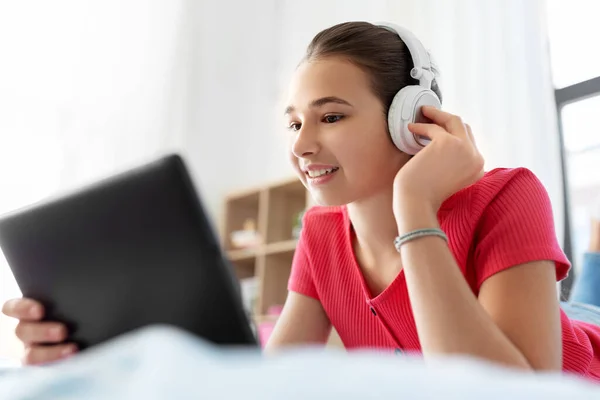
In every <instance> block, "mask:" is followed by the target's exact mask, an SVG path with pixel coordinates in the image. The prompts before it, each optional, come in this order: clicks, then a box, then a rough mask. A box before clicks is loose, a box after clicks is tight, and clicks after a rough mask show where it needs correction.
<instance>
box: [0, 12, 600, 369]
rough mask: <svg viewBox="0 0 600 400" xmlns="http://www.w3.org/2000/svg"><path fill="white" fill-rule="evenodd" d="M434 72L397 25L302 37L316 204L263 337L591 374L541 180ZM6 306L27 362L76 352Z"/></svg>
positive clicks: (293, 91)
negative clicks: (446, 98) (570, 311)
mask: <svg viewBox="0 0 600 400" xmlns="http://www.w3.org/2000/svg"><path fill="white" fill-rule="evenodd" d="M413 67H414V68H413ZM435 72H436V71H435V69H433V68H432V67H431V65H430V61H429V55H428V54H427V52H426V51H425V50H424V49H423V48H422V46H421V44H420V43H419V42H418V40H417V39H416V38H414V37H413V36H412V35H411V34H410V32H407V31H405V30H403V29H401V28H397V30H394V28H390V27H382V26H376V25H372V24H369V23H365V22H351V23H343V24H339V25H336V26H333V27H331V28H329V29H326V30H324V31H322V32H320V33H319V34H317V36H315V37H314V39H313V40H312V42H311V43H310V45H309V46H308V49H307V53H306V56H305V58H304V59H303V61H302V62H301V63H300V65H299V66H298V68H297V70H296V72H295V75H294V78H293V80H292V82H291V85H290V90H289V102H288V105H287V108H286V109H285V117H286V118H287V123H286V125H287V128H288V131H289V132H288V135H289V140H290V152H289V154H290V158H291V161H292V163H293V165H294V166H295V169H296V171H297V173H298V176H299V177H300V179H301V180H302V182H303V183H304V184H305V186H306V187H307V188H308V190H310V192H311V194H312V196H313V197H314V199H315V200H316V201H317V202H318V203H319V204H320V205H321V206H318V207H314V208H312V209H310V210H309V211H308V212H307V213H306V215H305V217H304V221H303V229H302V234H301V238H300V240H299V244H298V247H297V249H296V252H295V256H294V261H293V266H292V273H291V276H290V280H289V290H290V292H289V296H288V298H287V301H286V303H285V307H284V310H283V312H282V314H281V317H280V318H279V320H278V322H277V324H276V327H275V329H274V331H273V334H272V336H271V338H270V341H269V343H268V344H267V346H266V350H267V351H273V350H275V349H278V348H281V347H284V346H292V345H301V344H315V343H324V342H325V341H326V340H327V337H328V335H329V332H330V330H331V327H332V326H333V327H335V329H336V330H337V332H338V333H339V335H340V337H341V339H342V341H343V343H344V345H345V347H346V348H347V349H356V348H378V349H383V350H386V349H389V350H390V351H396V352H400V353H402V352H410V353H413V352H418V353H420V354H422V355H423V356H424V357H425V358H427V357H429V356H434V355H446V354H461V355H470V356H473V357H478V358H482V359H486V360H490V361H492V362H497V363H501V364H503V365H506V366H512V367H515V368H520V369H523V370H535V371H542V370H553V371H560V370H561V369H562V370H564V371H568V372H573V373H576V374H579V375H582V376H586V377H589V378H592V379H599V378H600V355H598V354H596V353H595V351H598V350H597V349H600V327H597V326H594V325H592V324H587V323H584V322H580V321H574V320H570V319H569V318H568V317H567V316H566V314H565V313H564V312H563V311H562V309H561V308H560V304H559V302H558V299H557V291H556V282H557V280H561V279H563V278H564V277H565V276H566V274H567V272H568V270H569V267H570V264H569V261H568V260H567V259H566V257H565V255H564V254H563V252H562V251H561V249H560V247H559V245H558V243H557V239H556V235H555V228H554V223H553V219H552V210H551V205H550V201H549V198H548V195H547V193H546V191H545V189H544V187H543V186H542V185H541V183H540V182H539V180H538V179H537V178H536V177H535V176H534V175H533V174H532V173H531V172H530V171H528V170H526V169H522V168H518V169H495V170H492V171H489V172H484V170H483V165H484V160H483V157H482V156H481V154H480V153H479V151H478V149H477V147H476V145H475V142H474V140H473V135H472V134H471V129H470V127H469V126H468V125H467V124H465V123H464V122H463V121H462V120H461V119H460V118H459V117H458V116H455V115H452V114H449V113H447V112H444V111H441V110H440V107H439V103H440V102H441V93H440V91H439V88H438V85H437V82H436V80H435V76H436V75H435ZM415 78H416V79H415ZM403 89H406V90H403ZM401 90H402V91H401ZM400 91H401V92H400ZM398 92H400V93H398ZM428 105H429V106H428ZM421 106H423V107H421ZM419 110H420V111H421V112H422V115H423V116H424V117H425V118H421V117H420V116H419V119H418V120H419V121H421V122H417V123H410V124H407V123H405V120H406V119H414V118H415V115H414V114H415V113H417V115H418V111H419ZM4 309H5V312H6V313H7V314H9V315H11V316H14V317H17V318H19V319H20V322H19V324H18V327H17V335H18V337H19V338H20V339H21V340H22V341H23V342H24V343H25V345H26V349H27V351H26V358H25V362H26V363H30V364H34V363H41V362H47V361H51V360H56V359H59V358H60V357H62V356H65V355H68V354H72V353H73V352H74V351H75V348H74V347H73V345H72V344H69V343H61V342H62V341H63V340H64V338H65V337H66V336H65V335H66V333H67V332H66V330H65V327H64V326H63V325H62V324H59V323H55V322H37V321H38V320H39V319H40V318H41V317H42V315H43V309H42V307H41V306H40V304H38V303H36V302H34V301H32V300H30V299H19V300H14V301H11V302H9V303H7V304H6V305H5V307H4ZM40 342H46V343H47V342H55V343H59V344H57V345H55V346H39V345H38V343H40Z"/></svg>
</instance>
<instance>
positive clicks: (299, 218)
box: [292, 210, 305, 239]
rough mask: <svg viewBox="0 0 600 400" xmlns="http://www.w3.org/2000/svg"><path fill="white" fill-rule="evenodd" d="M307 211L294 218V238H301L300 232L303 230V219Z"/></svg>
mask: <svg viewBox="0 0 600 400" xmlns="http://www.w3.org/2000/svg"><path fill="white" fill-rule="evenodd" d="M304 213H305V210H302V211H300V212H299V213H297V214H296V215H295V216H294V222H293V225H292V238H293V239H298V238H300V231H301V230H302V217H304Z"/></svg>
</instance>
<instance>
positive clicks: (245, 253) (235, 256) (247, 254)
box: [227, 248, 260, 261]
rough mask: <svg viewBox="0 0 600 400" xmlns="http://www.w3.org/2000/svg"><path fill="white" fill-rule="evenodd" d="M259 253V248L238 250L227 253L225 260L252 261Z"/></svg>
mask: <svg viewBox="0 0 600 400" xmlns="http://www.w3.org/2000/svg"><path fill="white" fill-rule="evenodd" d="M258 253H260V248H251V249H238V250H230V251H228V252H227V258H229V260H230V261H244V260H250V259H254V258H255V257H256V255H257V254H258Z"/></svg>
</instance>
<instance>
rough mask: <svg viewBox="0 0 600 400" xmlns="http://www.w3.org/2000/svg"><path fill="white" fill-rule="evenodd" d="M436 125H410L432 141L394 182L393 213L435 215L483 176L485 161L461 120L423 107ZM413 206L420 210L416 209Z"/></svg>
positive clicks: (415, 131) (417, 133)
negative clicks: (450, 198)
mask: <svg viewBox="0 0 600 400" xmlns="http://www.w3.org/2000/svg"><path fill="white" fill-rule="evenodd" d="M422 112H423V115H424V116H425V117H427V118H429V119H430V120H431V121H433V123H431V124H429V123H418V124H410V125H409V126H408V128H409V130H410V131H411V132H412V133H414V134H416V135H422V136H425V137H427V138H429V139H431V142H430V143H429V144H428V145H427V146H425V148H424V149H423V150H421V151H420V152H418V153H417V154H416V155H415V156H414V157H413V158H412V159H411V160H410V161H408V162H407V163H406V165H404V167H402V168H401V169H400V171H399V172H398V174H397V175H396V178H395V180H394V213H395V214H396V217H397V218H398V217H399V216H401V215H404V211H405V210H406V211H408V210H407V207H408V208H410V207H413V208H412V209H411V211H412V212H414V211H421V210H422V211H425V210H430V211H431V212H433V213H436V212H437V211H438V209H439V208H440V206H441V205H442V203H443V202H444V201H445V200H446V199H447V198H449V197H450V196H452V195H453V194H454V193H456V192H458V191H460V190H461V189H463V188H465V187H467V186H470V185H472V184H473V183H475V182H477V181H478V180H479V179H481V177H483V174H484V171H483V165H484V159H483V156H482V155H481V153H479V150H478V149H477V146H476V145H475V140H474V138H473V135H472V133H471V128H470V127H469V126H468V125H466V124H465V123H463V121H462V120H461V119H460V117H458V116H456V115H452V114H449V113H446V112H444V111H441V110H438V109H436V108H434V107H428V106H425V107H423V108H422ZM414 206H416V207H419V210H414Z"/></svg>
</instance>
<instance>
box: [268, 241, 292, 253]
mask: <svg viewBox="0 0 600 400" xmlns="http://www.w3.org/2000/svg"><path fill="white" fill-rule="evenodd" d="M297 245H298V240H297V239H290V240H284V241H282V242H276V243H269V244H267V245H265V247H264V252H265V254H277V253H288V252H292V253H293V252H294V251H295V250H296V246H297Z"/></svg>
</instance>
